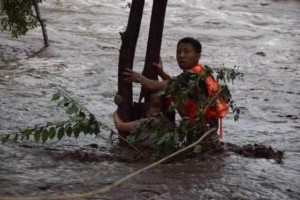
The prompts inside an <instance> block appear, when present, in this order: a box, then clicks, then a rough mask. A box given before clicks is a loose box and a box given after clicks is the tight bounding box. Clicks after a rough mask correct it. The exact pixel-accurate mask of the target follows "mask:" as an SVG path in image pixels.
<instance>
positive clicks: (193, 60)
mask: <svg viewBox="0 0 300 200" xmlns="http://www.w3.org/2000/svg"><path fill="white" fill-rule="evenodd" d="M200 57H201V54H200V53H197V52H196V51H195V49H194V47H193V45H192V44H189V43H180V44H179V45H178V47H177V52H176V59H177V62H178V65H179V67H180V69H182V70H183V71H186V70H189V69H191V68H192V67H194V66H196V65H197V64H198V61H199V59H200Z"/></svg>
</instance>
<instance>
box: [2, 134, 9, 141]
mask: <svg viewBox="0 0 300 200" xmlns="http://www.w3.org/2000/svg"><path fill="white" fill-rule="evenodd" d="M9 137H10V134H7V135H5V136H1V138H0V141H2V143H4V142H6V141H7V140H9Z"/></svg>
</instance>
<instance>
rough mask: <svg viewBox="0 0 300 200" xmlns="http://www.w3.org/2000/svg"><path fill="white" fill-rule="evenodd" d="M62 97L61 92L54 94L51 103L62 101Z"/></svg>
mask: <svg viewBox="0 0 300 200" xmlns="http://www.w3.org/2000/svg"><path fill="white" fill-rule="evenodd" d="M60 96H61V94H60V92H57V93H54V94H53V96H52V99H51V101H57V100H58V99H60Z"/></svg>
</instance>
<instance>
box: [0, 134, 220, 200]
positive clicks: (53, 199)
mask: <svg viewBox="0 0 300 200" xmlns="http://www.w3.org/2000/svg"><path fill="white" fill-rule="evenodd" d="M215 130H216V128H213V129H211V130H209V131H207V132H206V133H205V134H204V135H203V136H202V137H201V138H200V139H198V140H197V141H196V142H194V143H192V144H190V145H189V146H187V147H185V148H182V149H180V150H178V151H176V152H174V153H172V154H170V155H168V156H166V157H164V158H162V159H160V160H159V161H156V162H154V163H152V164H150V165H147V166H146V167H144V168H142V169H139V170H137V171H135V172H133V173H131V174H128V175H127V176H125V177H123V178H121V179H119V180H117V181H116V182H114V183H113V184H111V185H108V186H105V187H103V188H100V189H97V190H93V191H90V192H86V193H81V194H70V195H58V196H48V197H47V196H36V197H0V200H68V199H71V200H73V199H83V198H89V197H92V196H95V195H98V194H104V193H106V192H108V191H109V190H111V189H112V188H114V187H117V186H119V185H121V184H122V183H123V182H125V181H127V180H128V179H130V178H132V177H134V176H136V175H138V174H140V173H142V172H144V171H146V170H148V169H151V168H153V167H155V166H157V165H159V164H161V163H163V162H165V161H166V160H168V159H170V158H172V157H174V156H176V155H178V154H180V153H182V152H184V151H186V150H188V149H191V148H192V147H194V146H195V145H197V144H198V143H200V142H201V141H202V140H203V139H204V138H205V137H206V136H208V135H209V134H210V133H212V132H213V131H215Z"/></svg>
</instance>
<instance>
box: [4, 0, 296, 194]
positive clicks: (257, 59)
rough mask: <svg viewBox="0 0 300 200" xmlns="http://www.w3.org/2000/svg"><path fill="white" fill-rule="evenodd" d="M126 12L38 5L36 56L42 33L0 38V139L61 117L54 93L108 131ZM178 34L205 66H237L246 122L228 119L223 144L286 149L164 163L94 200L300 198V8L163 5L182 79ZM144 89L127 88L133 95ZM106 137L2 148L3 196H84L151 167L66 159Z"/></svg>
mask: <svg viewBox="0 0 300 200" xmlns="http://www.w3.org/2000/svg"><path fill="white" fill-rule="evenodd" d="M151 3H152V1H151V0H147V1H146V5H145V11H144V16H143V22H142V27H141V33H140V38H139V41H138V46H137V51H136V57H135V65H134V68H135V69H136V70H137V71H141V70H142V67H143V61H144V57H145V48H146V43H147V37H148V36H147V35H148V27H149V19H150V17H151ZM125 5H126V2H124V1H121V0H114V1H111V0H102V1H92V0H88V1H86V0H73V1H45V2H43V4H42V6H41V12H42V15H43V17H44V18H45V20H46V23H47V29H48V35H49V39H50V47H49V48H47V49H46V50H44V51H43V52H41V53H39V54H33V53H34V52H36V51H38V50H39V49H40V48H41V47H42V42H43V40H42V34H41V32H40V30H39V29H36V30H33V31H30V32H29V33H28V34H27V35H26V36H24V37H23V36H22V37H20V38H18V39H12V38H11V37H10V35H9V34H7V33H4V32H3V33H0V120H1V123H0V134H5V133H8V132H13V131H16V130H18V127H30V126H34V125H36V124H45V123H47V122H53V121H60V120H65V119H67V116H66V115H65V114H64V111H63V110H61V109H59V108H57V106H56V105H55V103H53V102H51V101H50V99H51V96H52V94H53V93H54V91H56V89H57V88H62V89H64V90H65V91H67V92H68V93H69V94H70V95H71V96H72V97H73V98H75V99H76V100H77V101H79V102H80V103H81V105H84V106H86V107H87V108H88V109H89V110H90V111H92V113H94V114H95V115H96V117H97V119H98V120H100V121H102V122H103V123H105V124H107V125H108V126H110V127H112V128H113V127H114V126H113V121H112V113H113V111H114V110H115V109H116V106H115V105H114V103H113V96H114V94H115V92H116V91H117V66H118V53H119V52H118V49H119V48H120V45H121V43H120V42H121V41H120V36H119V32H121V31H124V30H125V27H126V25H127V19H128V13H129V9H128V8H127V7H126V6H125ZM185 36H191V37H195V38H197V39H199V40H200V41H201V42H202V44H203V54H202V58H201V61H202V63H204V64H208V65H210V66H213V67H218V66H222V65H223V64H224V65H225V66H227V67H230V68H233V67H235V66H238V67H239V70H240V71H241V72H242V73H244V81H243V82H238V81H237V82H235V83H234V84H233V85H230V88H231V91H232V94H233V97H234V99H235V102H236V104H237V105H238V106H240V107H241V110H242V114H241V116H240V120H239V121H238V122H234V120H233V115H232V114H229V115H228V116H227V117H226V119H225V120H223V129H224V138H223V141H224V142H225V143H232V144H236V145H240V146H242V145H248V144H251V145H253V144H257V145H265V146H267V147H268V146H271V147H272V148H274V149H279V150H282V151H283V152H284V159H283V162H282V163H281V164H278V163H277V162H276V161H275V160H274V159H264V158H247V157H243V156H240V155H239V154H237V153H234V152H230V153H229V152H228V153H226V154H215V155H213V156H210V157H206V158H203V157H199V158H195V159H189V160H184V161H180V162H175V163H168V164H163V165H159V166H157V167H156V168H153V169H151V170H149V171H146V172H144V173H142V174H140V175H138V176H136V177H134V178H132V179H130V180H128V181H127V182H125V183H124V184H122V185H120V186H118V187H117V188H114V189H112V190H111V191H109V192H108V193H106V194H104V195H99V196H97V197H93V198H92V199H139V200H140V199H159V200H161V199H166V200H171V199H172V200H174V199H178V200H179V199H180V200H184V199H278V200H279V199H295V200H296V199H300V192H299V188H300V136H299V134H300V76H299V75H300V2H299V1H298V0H286V1H283V0H276V1H275V0H256V1H253V0H214V1H211V0H170V1H169V2H168V8H167V13H166V19H165V29H164V35H163V41H162V52H161V57H162V59H163V63H164V66H165V69H166V71H168V72H169V73H170V74H171V75H176V74H179V73H180V70H179V69H178V67H177V64H176V60H175V49H176V43H177V41H178V40H179V39H180V38H182V37H185ZM139 91H140V88H139V86H138V85H134V94H135V98H137V97H138V94H139ZM109 135H110V133H109V132H107V131H102V132H101V137H94V136H85V135H80V136H79V138H78V139H73V138H64V139H63V140H61V141H56V140H54V141H51V142H47V143H46V144H41V143H35V142H33V141H30V142H28V143H23V142H20V143H5V144H1V145H0V199H1V197H3V196H12V197H23V196H35V195H46V196H49V195H54V194H60V195H62V194H72V193H78V192H79V193H80V192H87V191H90V190H94V189H98V188H101V187H103V186H106V185H108V184H111V183H113V182H114V181H116V180H118V179H120V178H122V177H124V176H125V175H127V174H129V173H131V172H133V171H135V170H138V169H140V168H142V167H144V166H145V165H146V163H126V162H122V161H119V160H114V159H99V160H97V159H94V160H90V161H85V162H83V161H81V160H80V159H72V156H68V155H73V154H74V153H76V152H79V153H81V154H79V155H97V154H99V152H103V150H105V149H110V147H111V146H110V144H109V143H108V142H107V138H109ZM91 144H95V145H91ZM94 147H97V148H94ZM62 155H63V156H65V157H63V156H62ZM108 157H109V155H108ZM61 158H63V159H61Z"/></svg>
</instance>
